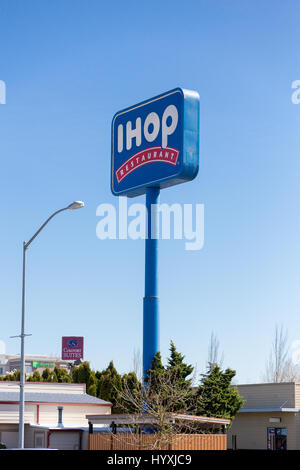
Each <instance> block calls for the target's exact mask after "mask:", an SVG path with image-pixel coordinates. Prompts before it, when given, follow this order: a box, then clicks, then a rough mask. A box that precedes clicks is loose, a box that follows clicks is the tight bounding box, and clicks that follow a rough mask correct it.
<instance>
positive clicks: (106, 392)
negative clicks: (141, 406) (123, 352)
mask: <svg viewBox="0 0 300 470" xmlns="http://www.w3.org/2000/svg"><path fill="white" fill-rule="evenodd" d="M96 377H97V378H98V387H97V396H98V397H99V398H101V399H102V400H106V401H109V402H111V403H112V404H113V408H112V412H113V413H122V412H123V410H122V408H121V407H120V406H119V398H120V391H121V390H122V377H121V375H120V374H118V372H117V370H116V368H115V366H114V363H113V361H111V362H110V363H109V365H108V367H107V368H106V369H105V370H103V371H102V372H97V373H96Z"/></svg>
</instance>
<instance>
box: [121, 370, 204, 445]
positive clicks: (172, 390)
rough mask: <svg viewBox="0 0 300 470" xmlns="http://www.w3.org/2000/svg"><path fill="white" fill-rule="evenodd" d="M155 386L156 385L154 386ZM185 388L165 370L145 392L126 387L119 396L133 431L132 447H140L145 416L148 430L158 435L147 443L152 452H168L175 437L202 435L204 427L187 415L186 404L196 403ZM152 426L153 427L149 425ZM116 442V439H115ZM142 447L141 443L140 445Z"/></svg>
mask: <svg viewBox="0 0 300 470" xmlns="http://www.w3.org/2000/svg"><path fill="white" fill-rule="evenodd" d="M151 384H154V385H151ZM194 399H195V397H194V396H193V394H190V392H189V391H187V389H186V388H184V387H182V386H181V384H180V383H179V382H178V383H177V382H176V381H174V374H173V373H172V371H171V370H166V371H165V372H164V373H163V374H158V375H156V374H155V378H154V380H152V377H151V376H149V377H148V384H144V387H143V388H140V389H135V390H133V389H132V388H130V387H128V386H127V384H126V383H124V384H123V390H122V391H121V392H120V394H119V403H118V406H119V407H122V408H123V410H124V412H125V413H126V412H130V413H131V414H130V415H128V421H127V423H128V425H129V426H130V428H131V429H132V433H131V436H130V442H131V443H132V445H135V440H136V444H137V443H139V435H138V434H136V432H135V431H136V429H137V427H140V425H141V421H143V416H144V417H145V423H148V425H146V424H145V426H146V427H149V426H150V427H153V428H154V429H155V433H154V434H151V440H147V444H146V445H147V447H149V446H150V447H151V448H152V449H167V448H168V446H169V445H170V444H171V443H174V440H176V436H178V435H179V434H182V433H183V432H184V433H185V434H189V433H195V432H198V433H201V432H203V427H202V430H201V427H200V426H199V423H198V422H197V421H196V418H195V420H193V417H192V416H190V417H189V419H188V417H187V415H186V411H187V402H188V401H190V404H191V400H194ZM149 423H151V424H149ZM115 438H116V439H117V436H116V437H115ZM139 445H140V443H139Z"/></svg>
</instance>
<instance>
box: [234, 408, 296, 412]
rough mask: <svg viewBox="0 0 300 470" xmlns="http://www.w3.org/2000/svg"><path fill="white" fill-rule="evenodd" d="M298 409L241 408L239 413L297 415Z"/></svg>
mask: <svg viewBox="0 0 300 470" xmlns="http://www.w3.org/2000/svg"><path fill="white" fill-rule="evenodd" d="M299 411H300V409H299V408H241V409H240V410H239V413H299Z"/></svg>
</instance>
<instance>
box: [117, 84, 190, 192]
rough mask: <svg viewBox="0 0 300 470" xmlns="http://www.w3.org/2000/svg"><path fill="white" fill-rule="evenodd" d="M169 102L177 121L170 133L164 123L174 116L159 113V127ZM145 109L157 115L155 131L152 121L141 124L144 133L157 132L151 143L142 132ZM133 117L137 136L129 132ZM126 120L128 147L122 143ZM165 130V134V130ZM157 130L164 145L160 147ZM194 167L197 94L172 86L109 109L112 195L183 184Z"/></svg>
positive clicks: (145, 117) (169, 125) (170, 124)
mask: <svg viewBox="0 0 300 470" xmlns="http://www.w3.org/2000/svg"><path fill="white" fill-rule="evenodd" d="M170 107H171V108H172V109H173V110H174V107H175V108H176V110H177V125H176V127H175V126H174V127H175V128H174V131H172V132H170V128H171V126H172V120H173V119H174V116H173V118H172V116H169V117H167V118H164V126H163V116H164V113H165V111H166V110H167V111H166V114H165V117H166V116H168V109H170ZM150 113H155V114H156V116H155V117H156V123H157V122H158V121H157V117H158V119H159V122H158V124H157V127H156V131H157V129H158V128H159V131H158V132H154V125H153V124H152V123H151V122H150V125H149V126H146V127H147V130H148V132H149V134H150V136H151V135H156V133H157V135H156V137H155V139H154V140H152V139H151V142H149V141H148V140H147V139H146V137H145V134H144V125H145V121H146V119H147V117H149V114H150ZM151 116H153V115H151ZM151 116H150V117H151ZM137 119H140V132H138V134H139V136H137V135H136V134H135V135H134V130H135V129H136V127H137V125H136V122H137ZM128 121H130V127H131V129H132V132H133V136H131V137H132V138H131V139H130V143H131V148H129V149H128V148H127V145H126V142H127V140H126V139H127V123H128ZM150 121H151V119H150ZM146 122H147V121H146ZM174 122H175V121H174ZM174 122H173V124H174ZM120 127H121V134H120V132H119V128H120ZM138 127H139V126H138ZM164 131H165V132H164ZM166 132H170V133H169V134H168V135H166ZM152 133H153V134H152ZM149 134H148V135H149ZM163 134H164V142H167V148H162V144H163ZM137 144H140V145H137ZM129 145H130V144H129ZM173 151H174V152H173ZM147 156H148V157H147ZM137 162H138V163H137ZM174 162H176V164H175V163H174ZM198 166H199V95H198V93H197V92H194V91H189V90H183V89H181V88H176V89H174V90H171V91H169V92H167V93H164V94H162V95H159V96H157V97H154V98H151V99H149V100H147V101H144V102H143V103H139V104H137V105H134V106H132V107H130V108H127V109H125V110H123V111H119V112H118V113H116V114H115V116H114V118H113V121H112V164H111V169H112V173H111V189H112V192H113V194H115V195H127V196H129V197H134V196H137V195H140V194H143V193H145V192H146V188H147V187H158V188H164V187H167V186H172V185H174V184H179V183H183V182H185V181H189V180H191V179H193V178H195V176H196V175H197V173H198ZM121 174H122V176H120V175H121ZM124 175H125V176H124Z"/></svg>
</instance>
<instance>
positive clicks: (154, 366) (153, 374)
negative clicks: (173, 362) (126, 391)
mask: <svg viewBox="0 0 300 470" xmlns="http://www.w3.org/2000/svg"><path fill="white" fill-rule="evenodd" d="M165 373H166V369H165V367H164V366H163V363H162V359H161V354H160V352H159V351H158V352H157V353H156V354H155V356H154V358H153V359H152V362H151V367H150V369H149V370H147V374H146V377H145V383H146V384H147V386H148V387H150V388H151V389H152V390H153V391H154V390H156V389H157V387H159V385H160V383H161V380H160V378H161V377H163V376H164V375H165Z"/></svg>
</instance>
